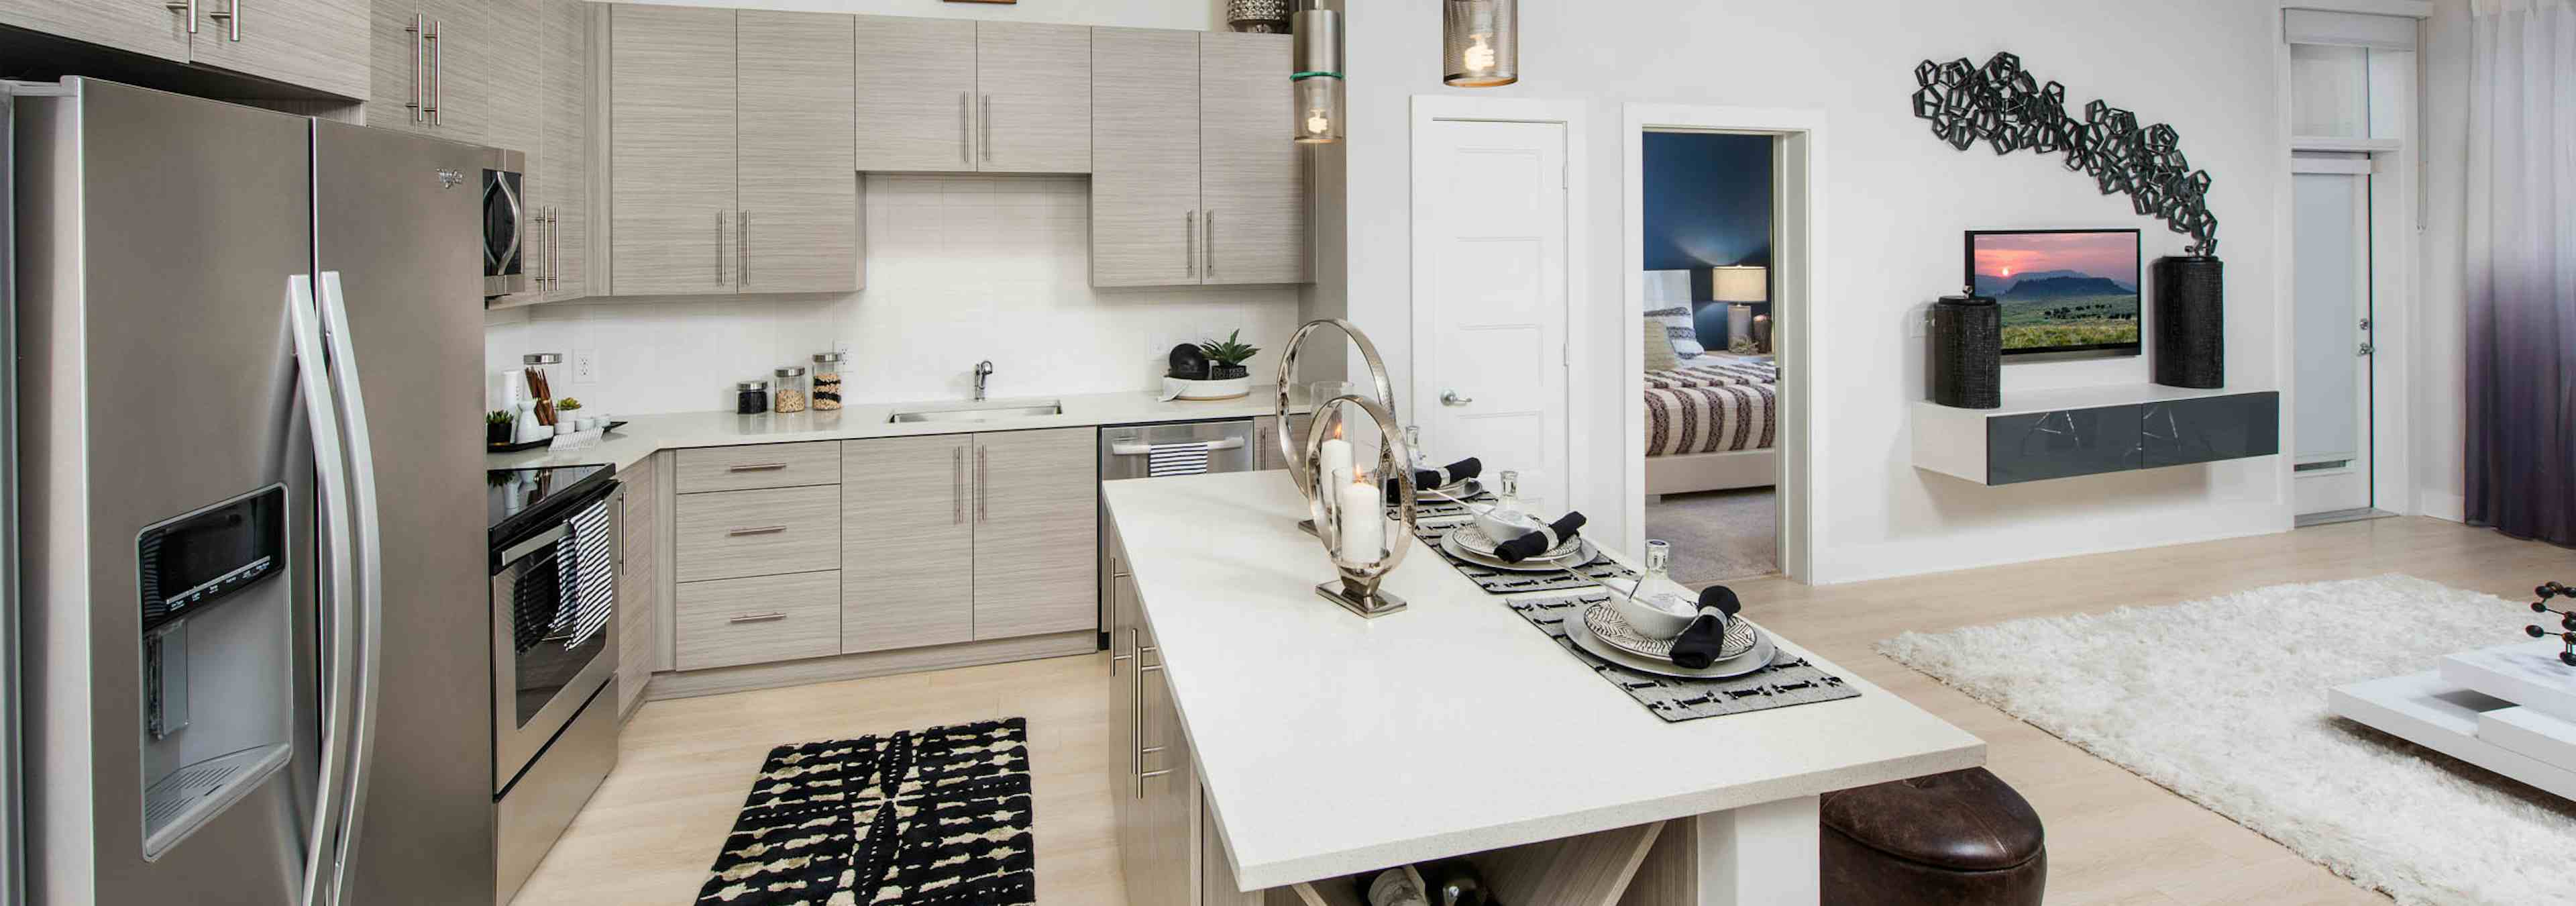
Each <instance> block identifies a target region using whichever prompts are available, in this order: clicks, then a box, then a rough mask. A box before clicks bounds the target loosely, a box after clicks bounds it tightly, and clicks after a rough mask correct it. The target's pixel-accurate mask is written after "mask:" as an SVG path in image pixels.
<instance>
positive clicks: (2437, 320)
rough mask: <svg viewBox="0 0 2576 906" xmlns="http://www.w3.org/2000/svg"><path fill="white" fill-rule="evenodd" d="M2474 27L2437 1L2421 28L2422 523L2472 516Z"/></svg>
mask: <svg viewBox="0 0 2576 906" xmlns="http://www.w3.org/2000/svg"><path fill="white" fill-rule="evenodd" d="M2469 28H2470V26H2469V0H2435V2H2434V4H2433V17H2432V18H2431V19H2428V20H2426V21H2425V23H2424V37H2425V41H2424V53H2423V60H2424V103H2423V105H2422V107H2423V115H2424V135H2425V143H2424V151H2423V154H2424V210H2423V212H2422V217H2423V220H2424V233H2423V236H2422V245H2421V248H2422V254H2423V270H2422V274H2423V281H2422V293H2423V296H2422V301H2421V302H2420V303H2418V308H2417V314H2416V317H2415V325H2416V328H2415V338H2416V342H2415V346H2414V348H2413V349H2412V350H2410V352H2411V353H2412V355H2413V359H2414V361H2415V362H2416V363H2417V365H2416V367H2415V368H2413V369H2412V374H2413V377H2414V382H2413V385H2412V386H2411V387H2410V388H2409V389H2410V390H2411V391H2412V393H2411V395H2412V397H2413V407H2414V408H2413V412H2412V413H2411V417H2412V419H2413V422H2414V426H2413V431H2414V435H2415V436H2414V438H2413V444H2414V447H2413V451H2412V452H2413V455H2414V471H2415V494H2416V502H2417V505H2418V506H2419V507H2421V508H2422V512H2423V513H2424V515H2427V516H2438V517H2441V518H2443V519H2450V520H2453V521H2458V520H2460V519H2462V518H2463V517H2464V516H2465V514H2466V500H2465V499H2464V496H2463V495H2464V494H2465V493H2466V480H2465V478H2464V476H2463V475H2462V472H2461V468H2462V466H2463V462H2462V450H2463V442H2464V440H2465V439H2466V438H2467V437H2468V413H2467V411H2466V409H2465V408H2464V407H2465V406H2466V405H2467V400H2468V364H2469V359H2468V332H2467V325H2468V309H2467V304H2468V300H2467V299H2466V297H2465V296H2464V295H2463V292H2462V291H2463V288H2464V287H2466V286H2467V282H2466V275H2465V274H2464V273H2463V272H2462V263H2463V259H2462V257H2461V255H2462V252H2463V249H2464V246H2463V245H2462V242H2463V240H2464V236H2463V230H2464V229H2465V228H2466V226H2467V223H2468V221H2467V210H2466V208H2465V207H2464V205H2465V204H2466V199H2467V191H2466V187H2467V185H2468V153H2469V35H2470V31H2469Z"/></svg>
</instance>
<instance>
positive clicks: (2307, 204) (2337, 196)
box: [2291, 156, 2372, 515]
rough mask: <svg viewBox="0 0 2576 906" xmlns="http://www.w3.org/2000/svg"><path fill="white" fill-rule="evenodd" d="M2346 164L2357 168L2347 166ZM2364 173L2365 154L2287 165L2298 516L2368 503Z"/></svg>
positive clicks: (2368, 333)
mask: <svg viewBox="0 0 2576 906" xmlns="http://www.w3.org/2000/svg"><path fill="white" fill-rule="evenodd" d="M2355 160H2357V161H2358V163H2359V164H2360V165H2361V166H2359V167H2354V166H2351V164H2352V163H2353V162H2354V161H2355ZM2367 168H2368V158H2367V157H2366V156H2359V157H2357V158H2355V159H2338V160H2334V161H2318V162H2315V163H2311V162H2309V161H2306V160H2301V161H2299V162H2297V163H2296V164H2294V166H2293V168H2292V169H2293V173H2292V175H2291V188H2292V191H2291V195H2292V208H2293V212H2292V218H2293V219H2292V222H2291V233H2292V238H2291V253H2292V259H2293V260H2292V264H2291V266H2292V268H2293V272H2292V280H2293V281H2294V283H2295V285H2296V298H2295V300H2294V303H2293V304H2294V309H2295V310H2294V312H2293V318H2292V321H2293V324H2292V329H2293V335H2294V342H2293V346H2294V347H2295V348H2294V351H2293V356H2292V362H2293V366H2294V367H2295V369H2296V371H2295V375H2294V378H2295V383H2294V384H2293V385H2292V386H2293V387H2294V389H2295V391H2296V397H2297V399H2296V401H2295V402H2294V404H2293V406H2292V411H2291V418H2292V424H2293V425H2294V430H2295V435H2294V436H2295V437H2296V442H2295V447H2294V449H2293V451H2292V452H2293V454H2294V456H2295V458H2294V460H2293V468H2294V469H2295V472H2294V473H2293V474H2294V475H2295V477H2296V481H2295V485H2296V486H2295V488H2294V490H2295V491H2296V492H2297V494H2298V512H2299V514H2300V515H2308V514H2312V513H2327V512H2336V511H2341V510H2357V509H2365V508H2368V507H2370V506H2371V505H2372V502H2371V482H2370V454H2371V440H2372V438H2371V399H2370V362H2371V346H2370V338H2371V330H2370V314H2371V309H2370V305H2371V297H2370V282H2371V281H2370V238H2371V237H2370V175H2369V174H2368V172H2367ZM2319 170H2325V171H2326V172H2317V171H2319ZM2355 170H2359V171H2360V172H2351V171H2355Z"/></svg>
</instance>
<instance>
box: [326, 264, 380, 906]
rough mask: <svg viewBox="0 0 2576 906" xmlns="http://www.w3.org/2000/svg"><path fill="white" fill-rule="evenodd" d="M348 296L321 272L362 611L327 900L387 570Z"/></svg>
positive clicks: (371, 714)
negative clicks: (340, 410)
mask: <svg viewBox="0 0 2576 906" xmlns="http://www.w3.org/2000/svg"><path fill="white" fill-rule="evenodd" d="M346 298H347V296H346V295H345V294H344V293H343V292H342V291H341V288H340V273H339V272H338V271H323V272H322V313H323V317H324V319H325V320H324V325H325V326H326V327H327V328H328V329H327V330H326V331H325V332H324V334H323V339H324V340H325V341H326V342H327V343H328V344H329V349H330V358H331V382H332V384H334V385H336V386H337V387H338V388H339V391H340V400H341V403H342V406H343V413H342V418H343V422H342V423H343V425H344V430H345V431H346V433H347V440H348V444H349V465H350V469H349V473H350V476H349V477H350V481H349V484H350V496H349V501H350V504H351V509H352V510H353V511H354V512H355V515H356V517H357V518H356V519H355V520H354V522H355V523H356V527H357V534H358V567H359V568H358V604H359V607H360V608H361V609H362V611H363V616H362V617H361V618H360V619H359V621H358V627H359V630H358V663H357V666H358V700H357V710H356V713H355V714H354V715H353V716H352V719H351V730H350V735H351V736H352V737H353V739H352V740H351V744H350V746H349V791H348V796H347V797H346V798H345V799H343V800H342V804H341V817H340V828H341V832H340V835H339V841H338V844H337V845H338V849H337V851H336V853H335V854H334V855H333V856H332V859H331V873H332V875H333V878H332V884H331V887H332V890H333V891H334V893H333V896H332V899H333V901H334V902H337V901H338V900H339V899H340V894H341V893H344V892H346V889H347V888H346V885H347V883H348V881H349V879H350V877H351V875H350V873H349V860H350V857H351V855H352V854H353V853H355V852H356V850H357V843H358V832H359V830H360V829H361V828H362V827H363V826H364V825H362V824H360V823H359V822H360V820H361V819H362V818H363V817H364V816H365V813H366V809H367V780H368V777H367V762H368V760H369V759H370V758H371V757H373V755H374V754H375V741H376V713H375V712H376V699H377V693H378V692H379V691H380V687H381V686H382V685H383V684H384V672H383V671H382V670H380V669H378V665H377V660H378V652H379V651H380V650H381V649H382V648H383V646H384V623H385V619H384V618H385V567H384V531H383V528H384V522H383V516H382V514H381V513H380V512H379V510H378V509H377V500H376V459H375V451H374V447H373V443H372V441H371V440H370V439H369V436H368V431H367V402H366V393H365V392H364V391H363V390H362V389H360V387H359V385H358V363H357V353H356V351H355V349H354V348H353V342H352V341H351V339H350V337H349V309H348V306H347V304H346V303H345V302H344V301H343V300H344V299H346Z"/></svg>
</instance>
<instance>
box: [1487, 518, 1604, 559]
mask: <svg viewBox="0 0 2576 906" xmlns="http://www.w3.org/2000/svg"><path fill="white" fill-rule="evenodd" d="M1583 522H1584V519H1583V514H1582V513H1567V514H1565V518H1563V519H1559V520H1557V521H1555V522H1552V523H1549V524H1548V525H1547V527H1546V528H1542V529H1539V530H1538V531H1535V532H1531V533H1529V534H1526V535H1522V536H1520V537H1518V538H1514V539H1512V540H1510V541H1505V542H1503V543H1501V544H1498V545H1495V546H1494V556H1496V557H1500V558H1502V561H1503V562H1505V563H1519V562H1521V561H1523V560H1527V559H1529V558H1531V557H1535V556H1538V555H1540V554H1544V553H1547V552H1548V551H1551V550H1555V549H1556V546H1557V545H1559V544H1564V543H1565V540H1566V539H1568V538H1572V537H1574V533H1576V532H1579V531H1582V530H1583Z"/></svg>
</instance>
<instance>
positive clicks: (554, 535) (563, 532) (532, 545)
mask: <svg viewBox="0 0 2576 906" xmlns="http://www.w3.org/2000/svg"><path fill="white" fill-rule="evenodd" d="M570 537H572V523H569V522H558V523H555V527H554V528H550V529H547V530H545V531H543V532H540V533H538V534H537V536H536V537H534V538H530V539H528V540H526V541H521V542H519V543H517V544H513V545H510V549H509V550H505V551H502V552H501V565H502V566H504V567H506V566H509V565H510V564H512V563H516V562H518V561H519V558H521V557H525V556H527V555H529V554H532V553H535V552H537V551H541V550H544V549H546V548H549V547H553V546H555V544H556V542H559V541H562V540H564V539H566V538H570Z"/></svg>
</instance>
